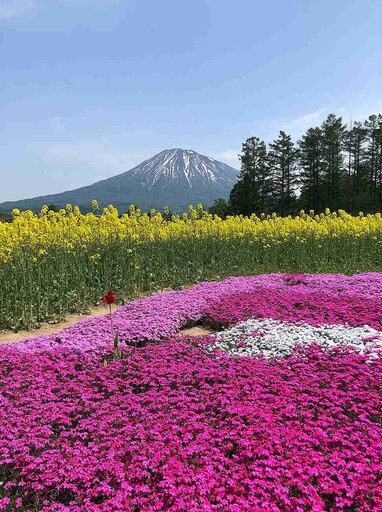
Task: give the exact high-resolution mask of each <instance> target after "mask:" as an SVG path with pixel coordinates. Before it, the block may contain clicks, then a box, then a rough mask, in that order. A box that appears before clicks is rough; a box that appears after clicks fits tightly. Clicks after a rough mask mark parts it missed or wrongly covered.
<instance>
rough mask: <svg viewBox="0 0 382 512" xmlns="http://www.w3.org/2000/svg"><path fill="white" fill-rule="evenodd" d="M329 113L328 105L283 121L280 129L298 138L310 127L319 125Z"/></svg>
mask: <svg viewBox="0 0 382 512" xmlns="http://www.w3.org/2000/svg"><path fill="white" fill-rule="evenodd" d="M329 113H330V109H329V108H328V107H321V108H319V109H318V110H316V111H315V112H310V113H309V114H305V115H302V116H300V117H297V118H296V119H292V120H290V121H286V122H284V123H281V125H280V129H281V130H284V131H285V132H287V133H288V134H290V135H292V137H297V138H298V137H301V135H302V134H303V133H304V132H305V131H306V130H307V129H308V128H311V127H315V126H319V125H320V124H321V123H322V121H323V120H324V119H325V118H326V116H327V115H328V114H329ZM275 136H276V135H275Z"/></svg>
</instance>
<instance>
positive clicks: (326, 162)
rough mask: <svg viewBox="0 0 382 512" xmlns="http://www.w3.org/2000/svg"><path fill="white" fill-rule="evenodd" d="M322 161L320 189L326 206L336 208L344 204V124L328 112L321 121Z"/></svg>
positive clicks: (340, 119)
mask: <svg viewBox="0 0 382 512" xmlns="http://www.w3.org/2000/svg"><path fill="white" fill-rule="evenodd" d="M321 129H322V161H323V180H324V182H325V187H324V189H323V191H322V195H323V202H324V204H325V207H326V208H330V209H331V210H338V209H339V208H344V205H345V193H344V184H345V179H344V177H345V169H344V155H343V152H342V150H343V147H344V143H345V130H346V126H345V125H344V124H343V122H342V117H336V116H335V115H334V114H329V115H328V117H327V118H326V119H325V121H324V122H323V123H322V126H321Z"/></svg>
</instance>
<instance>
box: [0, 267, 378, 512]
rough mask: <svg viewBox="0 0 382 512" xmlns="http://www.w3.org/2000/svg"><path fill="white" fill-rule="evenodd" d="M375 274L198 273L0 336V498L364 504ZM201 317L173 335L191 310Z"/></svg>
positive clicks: (11, 507) (22, 506)
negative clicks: (31, 331) (177, 287)
mask: <svg viewBox="0 0 382 512" xmlns="http://www.w3.org/2000/svg"><path fill="white" fill-rule="evenodd" d="M381 289H382V274H375V273H374V274H373V273H368V274H358V275H355V276H351V277H346V276H339V275H299V276H296V275H281V274H275V275H263V276H256V277H250V278H230V279H227V280H225V281H222V282H219V283H217V282H212V283H201V284H199V285H197V286H194V287H193V288H191V289H189V290H186V291H180V292H166V293H162V294H158V295H156V296H153V297H149V298H146V299H141V300H137V301H134V302H131V303H129V304H126V305H125V306H123V307H121V308H119V309H118V310H117V312H116V313H115V314H114V318H113V322H114V325H115V327H116V329H118V332H119V335H120V339H121V343H120V346H121V350H123V351H125V353H126V354H127V355H128V357H127V358H126V359H123V360H120V361H110V362H109V363H108V364H107V365H106V366H105V365H104V360H105V358H106V359H107V358H108V356H109V355H110V353H111V350H112V345H113V342H112V339H111V335H110V324H109V319H108V318H107V317H106V318H95V319H89V320H84V321H82V322H79V323H78V324H76V325H73V326H71V327H69V328H67V329H64V330H63V331H61V332H60V333H58V334H55V335H49V336H40V337H36V338H30V339H27V340H24V341H22V342H18V343H13V344H10V345H6V346H3V347H1V348H0V361H1V370H0V376H1V378H0V405H1V407H0V510H5V511H7V512H11V511H12V512H13V511H20V512H21V511H23V512H25V511H30V512H35V511H43V512H48V511H49V512H50V511H52V512H54V511H60V512H64V511H66V512H93V511H94V512H98V511H104V512H109V511H110V512H112V511H113V512H114V511H115V512H119V511H127V512H154V511H166V510H169V511H174V512H188V511H190V512H199V511H216V512H241V511H251V512H252V511H254V512H257V511H258V512H262V511H264V512H273V511H274V512H276V511H293V512H294V511H297V512H300V511H301V512H303V511H315V512H318V511H346V512H354V511H365V512H368V511H370V512H374V511H377V512H378V511H382V457H381V453H382V357H380V356H381V346H382V336H381V333H382V304H381V300H380V298H381ZM197 323H199V324H202V325H206V326H208V327H209V328H211V327H212V328H213V329H214V330H215V331H216V333H215V334H213V335H206V336H202V337H191V336H187V335H185V336H180V337H179V336H175V334H177V333H178V331H179V330H180V329H182V328H183V327H185V326H189V325H194V324H197Z"/></svg>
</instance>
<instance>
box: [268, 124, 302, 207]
mask: <svg viewBox="0 0 382 512" xmlns="http://www.w3.org/2000/svg"><path fill="white" fill-rule="evenodd" d="M297 155H298V151H297V149H296V148H295V146H294V143H293V142H292V138H291V136H290V135H287V134H286V133H285V132H283V131H280V133H279V136H278V138H277V139H276V140H274V141H273V142H272V143H271V144H270V145H269V153H268V160H269V167H270V172H271V174H272V181H273V187H272V188H273V199H274V209H275V210H276V211H277V213H280V214H281V215H288V214H289V213H290V212H291V210H292V209H293V206H294V202H295V199H296V195H295V190H296V183H297V176H296V163H297Z"/></svg>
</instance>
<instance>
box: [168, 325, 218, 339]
mask: <svg viewBox="0 0 382 512" xmlns="http://www.w3.org/2000/svg"><path fill="white" fill-rule="evenodd" d="M214 332H215V331H213V330H212V329H209V328H208V327H203V326H201V325H195V326H194V327H186V328H185V329H181V330H180V331H179V332H177V333H176V334H175V336H176V337H179V336H209V335H210V334H213V333H214Z"/></svg>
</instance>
